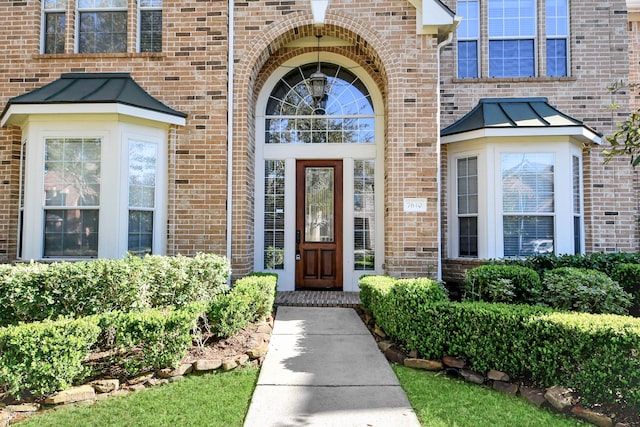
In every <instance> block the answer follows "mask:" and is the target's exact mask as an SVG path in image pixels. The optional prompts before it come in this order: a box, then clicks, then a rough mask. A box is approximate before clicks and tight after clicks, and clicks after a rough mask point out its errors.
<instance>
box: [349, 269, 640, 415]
mask: <svg viewBox="0 0 640 427" xmlns="http://www.w3.org/2000/svg"><path fill="white" fill-rule="evenodd" d="M372 282H373V284H372ZM382 282H384V284H381V283H376V281H375V280H374V279H368V280H367V283H362V282H361V289H362V291H361V294H362V292H364V293H365V297H364V298H362V301H363V305H364V306H365V307H366V308H368V309H370V310H371V311H372V313H373V316H374V318H375V319H376V322H377V323H378V325H379V326H380V327H382V328H383V329H384V331H385V332H386V333H387V334H389V335H390V336H391V337H393V338H395V339H397V340H398V341H400V342H401V343H402V344H403V345H404V346H406V348H410V349H415V350H418V351H419V352H420V353H421V354H422V355H423V356H424V357H427V358H433V359H437V358H441V357H442V356H444V355H452V356H456V357H461V358H463V359H465V360H466V362H467V365H468V366H469V367H470V368H471V369H474V370H477V371H480V372H486V371H487V370H489V369H498V370H501V371H504V372H508V373H509V374H510V375H511V376H514V377H518V376H525V377H530V378H532V379H533V380H534V381H535V382H537V383H538V385H540V386H544V387H550V386H553V385H558V384H560V385H563V386H567V387H573V388H576V389H578V390H579V391H580V392H581V394H582V395H583V396H584V398H585V399H586V400H587V401H590V402H598V403H602V404H607V403H614V402H617V403H622V404H623V405H627V406H629V407H630V408H632V409H634V410H640V355H639V354H638V352H639V349H640V319H635V318H632V317H625V316H615V315H593V314H587V313H559V312H555V311H552V310H551V309H549V308H545V307H540V306H530V305H507V304H491V303H486V302H465V303H452V302H424V301H423V302H422V303H420V304H411V305H409V304H398V303H397V301H398V299H397V297H396V296H395V295H396V291H395V290H394V288H395V287H396V286H394V285H393V284H390V282H388V281H384V280H383V281H382ZM365 301H366V304H365ZM389 307H392V308H393V310H390V309H389ZM390 315H391V316H396V317H399V318H400V319H402V321H399V322H398V321H394V320H393V319H388V318H387V316H390ZM407 320H409V321H407ZM403 322H404V323H403ZM389 326H390V329H387V328H386V327H389Z"/></svg>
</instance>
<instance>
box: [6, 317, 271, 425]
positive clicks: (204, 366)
mask: <svg viewBox="0 0 640 427" xmlns="http://www.w3.org/2000/svg"><path fill="white" fill-rule="evenodd" d="M254 325H255V326H256V331H255V333H254V334H253V336H252V339H251V342H250V343H251V344H250V346H249V349H248V350H247V351H245V352H244V353H240V354H236V355H234V356H230V357H227V358H225V359H198V360H195V361H193V362H189V363H182V364H180V365H179V366H178V367H177V368H175V369H169V368H166V369H161V370H159V371H156V372H150V373H147V374H143V375H139V376H137V377H134V378H130V379H128V380H127V381H126V382H125V383H121V382H120V380H118V379H109V378H105V379H98V380H95V381H91V382H90V383H88V384H84V385H80V386H76V387H72V388H70V389H67V390H63V391H61V392H58V393H56V394H54V395H51V396H49V397H47V398H45V399H44V401H43V402H42V403H39V402H26V403H19V404H4V403H2V402H0V427H7V426H9V425H11V424H15V423H18V422H20V421H22V420H24V419H26V418H28V417H30V416H32V415H34V414H36V413H41V412H44V411H47V410H52V409H61V408H67V407H73V406H83V405H92V404H94V403H95V402H99V401H102V400H107V399H109V398H111V397H117V396H126V395H128V394H130V393H135V392H138V391H141V390H144V389H146V388H149V387H157V386H161V385H164V384H168V383H171V382H176V381H180V380H182V379H184V377H185V375H190V374H205V373H210V372H213V371H217V370H221V371H230V370H233V369H235V368H237V367H239V366H261V365H262V362H263V361H264V357H265V355H266V354H267V351H268V350H269V341H270V340H271V334H272V331H273V317H272V316H269V317H267V318H266V319H265V320H264V321H262V322H258V323H255V324H254Z"/></svg>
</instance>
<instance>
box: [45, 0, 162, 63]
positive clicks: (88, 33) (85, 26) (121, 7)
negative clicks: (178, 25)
mask: <svg viewBox="0 0 640 427" xmlns="http://www.w3.org/2000/svg"><path fill="white" fill-rule="evenodd" d="M42 5H43V6H42V8H43V9H42V10H43V13H42V20H43V25H42V28H43V34H42V52H43V53H65V52H67V53H71V52H70V49H72V47H71V46H67V45H66V41H67V40H73V45H74V47H73V49H75V50H74V52H77V53H117V52H128V51H133V50H134V49H135V50H136V51H138V52H160V51H162V0H139V1H138V0H43V2H42ZM68 13H73V14H75V17H76V19H75V20H71V21H70V22H75V27H74V28H68V27H67V25H66V23H67V22H69V20H68V19H67V14H68ZM131 15H133V16H137V18H138V19H137V20H136V21H135V22H134V25H133V27H134V28H131V25H130V24H131V22H132V21H131V20H130V19H129V16H131ZM72 27H73V25H72ZM130 33H135V34H136V37H135V40H136V44H135V46H134V45H131V46H130V47H129V46H128V41H129V40H133V39H134V37H133V36H132V37H129V36H130Z"/></svg>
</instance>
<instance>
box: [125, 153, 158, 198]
mask: <svg viewBox="0 0 640 427" xmlns="http://www.w3.org/2000/svg"><path fill="white" fill-rule="evenodd" d="M157 158H158V152H157V146H156V144H152V143H148V142H142V141H129V207H137V208H151V209H152V208H154V207H155V190H156V164H157Z"/></svg>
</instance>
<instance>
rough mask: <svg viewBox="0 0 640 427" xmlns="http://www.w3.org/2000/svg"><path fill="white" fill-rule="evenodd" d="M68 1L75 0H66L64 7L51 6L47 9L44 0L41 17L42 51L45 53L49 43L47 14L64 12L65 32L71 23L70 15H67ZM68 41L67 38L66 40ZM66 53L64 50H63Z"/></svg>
mask: <svg viewBox="0 0 640 427" xmlns="http://www.w3.org/2000/svg"><path fill="white" fill-rule="evenodd" d="M68 1H73V0H64V1H63V4H64V7H63V8H51V9H46V8H45V4H44V1H43V2H42V13H41V17H40V23H41V25H40V27H41V30H40V53H45V52H46V50H45V48H46V43H47V15H48V14H55V13H62V14H64V29H65V34H66V32H67V26H68V24H69V17H68V16H67V6H66V4H65V3H66V2H68ZM65 42H66V40H65ZM65 50H66V43H65ZM63 53H64V51H63Z"/></svg>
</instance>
